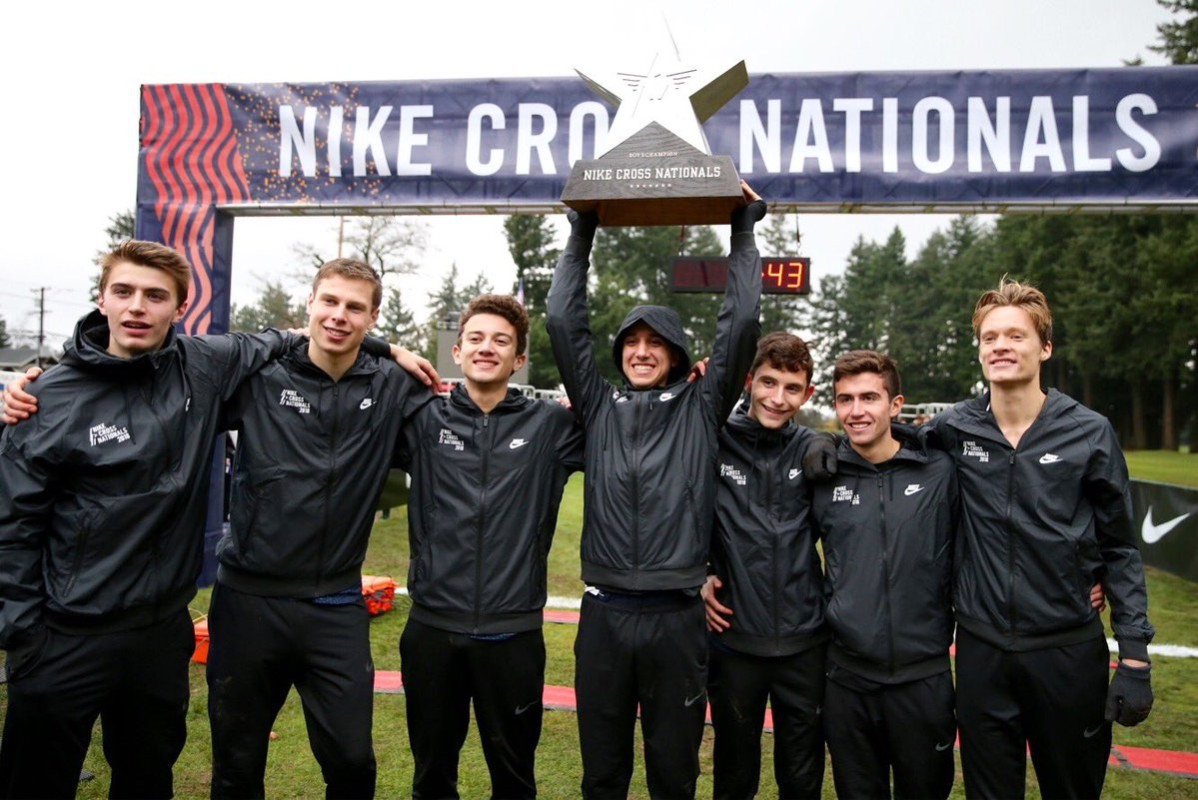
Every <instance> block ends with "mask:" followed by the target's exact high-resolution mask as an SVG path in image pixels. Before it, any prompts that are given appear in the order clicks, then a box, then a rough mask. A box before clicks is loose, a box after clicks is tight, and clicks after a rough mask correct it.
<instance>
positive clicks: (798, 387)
mask: <svg viewBox="0 0 1198 800" xmlns="http://www.w3.org/2000/svg"><path fill="white" fill-rule="evenodd" d="M748 389H749V398H750V403H749V416H750V417H752V418H753V419H755V420H757V421H758V422H759V423H761V425H762V426H763V427H766V428H772V429H775V430H777V429H778V428H781V427H783V426H784V425H786V423H788V422H790V421H791V419H793V418H794V415H795V414H797V413H798V412H799V409H800V408H802V406H803V403H806V402H807V400H808V399H810V397H811V393H812V392H813V391H815V387H814V386H808V385H807V374H806V373H805V372H790V371H789V370H785V369H778V368H777V367H774V366H772V365H770V364H769V363H765V364H762V365H761V366H759V367H758V368H757V369H756V371H754V373H753V374H752V375H751V376H749V383H748Z"/></svg>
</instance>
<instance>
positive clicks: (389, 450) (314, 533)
mask: <svg viewBox="0 0 1198 800" xmlns="http://www.w3.org/2000/svg"><path fill="white" fill-rule="evenodd" d="M384 351H387V346H386V345H385V344H382V343H380V342H379V341H378V340H375V339H373V338H371V337H367V338H366V341H365V342H364V343H363V347H362V349H361V350H360V351H359V352H358V358H357V360H356V361H355V362H354V364H353V366H351V367H350V368H349V370H348V371H347V372H346V373H345V374H344V375H342V376H341V379H340V380H336V381H334V380H333V379H332V377H330V376H329V374H328V373H327V372H325V371H324V370H322V369H321V368H320V367H318V366H316V365H315V364H313V363H312V360H311V359H310V358H309V357H308V342H307V340H303V341H300V342H297V343H296V344H295V346H294V347H292V349H291V350H290V352H288V353H287V354H286V355H285V356H284V357H282V358H280V359H278V360H277V361H275V362H272V363H271V364H269V365H267V367H266V368H265V369H263V370H261V371H260V372H258V373H257V374H256V375H254V376H252V377H251V378H250V379H249V380H247V381H246V382H245V384H244V385H243V386H242V387H241V390H240V391H238V392H237V395H236V396H235V398H234V400H233V402H231V403H230V404H229V407H228V410H227V412H226V421H227V422H228V424H229V427H231V428H233V429H235V430H238V431H240V435H239V437H238V441H237V459H236V462H235V464H234V468H233V489H232V497H231V499H230V511H231V514H230V520H229V532H228V533H227V534H226V535H225V536H224V537H223V538H222V539H221V541H220V543H219V544H218V545H217V556H218V558H219V559H220V568H219V572H218V573H217V576H218V579H219V580H220V582H221V583H224V584H227V585H228V586H232V587H233V588H234V589H237V590H238V591H240V592H244V593H247V594H254V595H260V596H265V597H297V598H298V597H320V596H323V595H329V594H334V593H336V592H340V591H343V590H345V589H347V588H351V587H356V586H358V585H359V583H360V580H361V575H362V562H363V561H364V560H365V558H366V545H367V543H368V541H369V539H370V529H371V526H372V525H373V524H374V512H375V508H376V507H377V505H378V500H379V495H380V494H381V493H382V491H383V483H384V481H385V480H386V478H387V472H388V470H390V468H391V465H392V463H393V462H394V460H395V454H396V447H397V446H398V443H399V434H400V430H401V429H402V427H403V425H404V423H405V421H406V420H408V419H410V418H411V416H412V415H413V414H414V413H416V411H417V410H418V409H419V408H421V406H423V405H425V404H427V403H430V402H432V400H433V399H434V397H435V395H434V394H433V393H432V392H431V391H429V390H428V389H427V388H426V387H425V386H424V385H423V384H421V383H419V382H418V381H416V380H415V379H414V378H412V377H411V376H410V375H408V374H407V373H406V372H404V371H403V369H401V368H400V367H399V366H398V365H396V364H395V363H394V362H392V361H390V360H379V359H378V358H376V357H375V356H374V355H371V354H370V353H375V354H377V355H382V353H383V352H384ZM388 352H389V351H388Z"/></svg>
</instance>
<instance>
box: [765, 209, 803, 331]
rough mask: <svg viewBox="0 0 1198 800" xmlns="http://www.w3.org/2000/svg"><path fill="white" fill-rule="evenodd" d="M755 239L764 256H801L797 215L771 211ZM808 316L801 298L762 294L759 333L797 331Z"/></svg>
mask: <svg viewBox="0 0 1198 800" xmlns="http://www.w3.org/2000/svg"><path fill="white" fill-rule="evenodd" d="M792 220H793V223H792ZM792 228H793V230H792ZM758 238H759V240H760V247H761V254H762V255H763V256H798V255H802V253H801V251H800V240H799V235H798V215H795V214H770V215H769V217H768V222H766V224H765V226H764V227H763V228H762V229H761V233H760V235H759V236H758ZM804 306H807V308H804ZM807 316H810V307H809V303H808V301H807V299H806V298H804V297H799V296H796V295H785V294H782V295H779V294H771V295H762V296H761V332H762V333H763V334H765V333H772V332H774V331H790V332H792V333H794V332H797V329H798V328H800V327H802V326H803V325H804V324H805V323H807V320H804V319H803V317H807Z"/></svg>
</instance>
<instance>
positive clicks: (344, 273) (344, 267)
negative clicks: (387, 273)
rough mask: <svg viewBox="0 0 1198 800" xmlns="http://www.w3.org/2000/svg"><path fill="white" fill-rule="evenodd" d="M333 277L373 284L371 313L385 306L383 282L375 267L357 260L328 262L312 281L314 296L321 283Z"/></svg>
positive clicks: (342, 259) (346, 259)
mask: <svg viewBox="0 0 1198 800" xmlns="http://www.w3.org/2000/svg"><path fill="white" fill-rule="evenodd" d="M332 275H337V276H339V277H342V278H349V279H350V280H356V281H366V282H367V283H369V284H371V292H370V302H371V307H370V310H371V311H373V310H374V309H376V308H378V307H379V306H380V305H382V304H383V280H382V278H380V277H379V274H378V273H377V272H375V271H374V267H372V266H370V265H369V264H367V263H366V262H365V261H361V260H359V259H356V258H334V259H333V260H332V261H326V262H325V263H324V264H322V265H321V266H320V269H318V270H317V271H316V277H315V278H313V279H312V294H316V287H317V286H319V285H320V282H321V281H323V280H324V279H325V278H328V277H330V276H332Z"/></svg>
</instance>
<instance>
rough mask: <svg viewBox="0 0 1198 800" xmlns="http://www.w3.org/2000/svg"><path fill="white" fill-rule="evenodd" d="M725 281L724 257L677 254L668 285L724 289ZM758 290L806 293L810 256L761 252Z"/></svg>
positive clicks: (685, 288) (689, 289)
mask: <svg viewBox="0 0 1198 800" xmlns="http://www.w3.org/2000/svg"><path fill="white" fill-rule="evenodd" d="M727 285H728V259H727V258H717V257H714V256H713V257H710V258H694V257H692V256H678V257H677V258H675V259H674V261H673V264H672V265H671V273H670V289H671V290H672V291H675V292H710V293H718V292H722V291H724V288H725V287H726V286H727ZM761 292H762V294H809V293H810V292H811V259H810V258H800V257H798V256H762V258H761Z"/></svg>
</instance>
